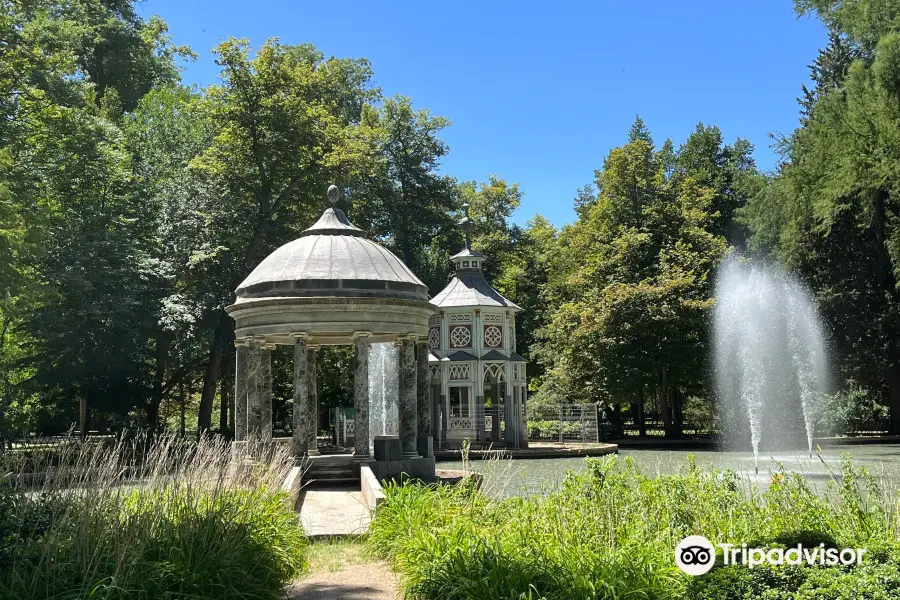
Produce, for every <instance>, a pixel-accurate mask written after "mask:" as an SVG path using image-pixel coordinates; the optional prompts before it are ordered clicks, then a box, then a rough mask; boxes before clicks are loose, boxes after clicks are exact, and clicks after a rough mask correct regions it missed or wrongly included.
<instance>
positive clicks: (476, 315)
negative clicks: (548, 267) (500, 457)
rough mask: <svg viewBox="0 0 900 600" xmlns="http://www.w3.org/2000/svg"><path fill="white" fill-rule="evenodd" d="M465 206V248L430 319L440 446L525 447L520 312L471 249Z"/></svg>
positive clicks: (462, 224)
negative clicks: (518, 337) (469, 442)
mask: <svg viewBox="0 0 900 600" xmlns="http://www.w3.org/2000/svg"><path fill="white" fill-rule="evenodd" d="M463 207H464V209H465V211H466V216H465V217H464V218H463V219H462V220H461V221H460V227H462V229H463V231H465V234H466V247H465V248H463V250H462V251H461V252H459V253H458V254H456V255H454V256H452V257H450V260H451V262H452V264H453V267H454V269H455V270H456V274H455V276H454V277H453V279H451V280H450V283H448V284H447V287H445V288H444V289H443V290H442V291H441V292H440V293H438V294H437V295H436V296H435V297H434V298H432V299H431V303H432V304H434V305H435V306H437V307H438V312H437V313H436V314H434V315H432V316H431V317H430V318H429V320H428V346H429V349H430V355H429V369H430V370H431V381H432V392H431V393H432V400H433V402H436V403H437V404H438V405H439V406H440V408H441V414H442V418H441V419H440V427H439V428H438V429H437V431H436V432H435V438H436V442H437V443H438V445H439V446H440V447H456V446H459V445H460V444H461V443H462V441H463V440H464V439H467V438H468V439H470V440H472V441H473V442H476V443H478V444H479V445H488V444H499V443H502V444H503V445H505V446H507V447H510V448H526V447H527V446H528V439H527V436H526V433H525V431H526V425H525V400H526V387H525V359H524V358H522V357H521V356H519V355H518V354H516V313H517V312H518V311H520V310H521V308H519V307H518V306H516V304H515V303H513V302H512V301H511V300H509V299H507V298H505V297H503V295H502V294H501V293H500V292H498V291H497V290H495V289H494V288H493V287H492V286H491V284H490V283H488V281H487V280H486V279H485V277H484V272H483V271H482V268H483V267H484V264H485V261H486V260H487V258H486V257H485V256H484V255H483V254H481V253H479V252H476V251H474V250H472V226H473V225H474V221H473V220H472V218H471V217H470V216H469V207H468V205H467V204H466V205H463Z"/></svg>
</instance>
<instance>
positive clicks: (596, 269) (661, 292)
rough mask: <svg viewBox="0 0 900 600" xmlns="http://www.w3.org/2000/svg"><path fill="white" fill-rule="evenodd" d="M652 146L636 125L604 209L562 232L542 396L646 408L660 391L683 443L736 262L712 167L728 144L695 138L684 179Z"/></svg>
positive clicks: (609, 166)
mask: <svg viewBox="0 0 900 600" xmlns="http://www.w3.org/2000/svg"><path fill="white" fill-rule="evenodd" d="M698 131H699V133H698V135H700V136H704V137H705V136H706V134H708V133H710V132H707V131H706V130H705V129H701V130H698ZM713 133H714V132H713ZM650 139H651V138H650V134H649V132H648V131H647V130H646V128H645V127H644V126H643V123H642V122H640V121H639V120H638V121H636V123H635V125H634V126H633V127H632V133H631V134H630V136H629V142H628V143H627V144H625V145H624V146H622V147H620V148H615V149H613V150H612V151H611V152H610V154H609V156H608V157H607V158H606V161H605V162H604V165H603V169H601V170H599V171H597V182H596V186H597V189H598V193H597V198H596V200H595V201H594V202H593V203H592V204H590V205H588V206H587V208H586V210H584V211H583V212H582V213H581V215H580V216H579V219H578V221H577V222H576V223H575V224H573V225H570V226H567V227H564V228H563V230H562V232H561V233H560V235H559V239H558V244H557V247H556V250H555V251H554V258H553V259H552V262H553V267H554V268H552V269H549V272H550V278H549V284H548V286H547V288H548V289H547V290H546V291H545V296H546V297H547V298H549V299H550V305H551V307H553V308H551V310H550V311H549V316H548V317H547V325H546V326H545V327H544V328H543V330H542V331H541V332H540V337H541V344H540V349H539V351H538V353H539V356H540V358H541V360H542V361H543V362H544V363H545V366H546V368H547V370H548V371H547V377H546V379H545V381H544V382H543V385H542V392H543V389H544V387H546V388H547V389H548V390H550V391H551V392H552V393H553V394H559V393H560V390H564V392H563V396H564V397H566V398H567V399H569V400H570V401H576V402H601V403H603V404H605V405H610V404H613V405H614V404H616V403H627V402H638V403H640V402H641V401H642V398H643V394H644V390H645V389H647V388H650V389H653V390H654V393H655V394H656V397H657V400H658V405H659V408H660V413H661V417H662V419H663V421H664V424H665V430H666V434H667V435H669V436H674V435H677V434H678V429H679V426H680V409H679V399H680V398H681V397H682V396H683V395H684V392H686V391H696V390H698V389H703V388H704V387H705V380H706V378H707V370H708V369H707V365H708V348H707V340H708V309H709V308H710V306H711V304H712V298H711V293H712V291H711V285H710V280H711V274H712V272H713V270H714V269H715V267H716V265H717V264H718V261H719V260H720V259H721V258H722V256H723V255H724V254H725V252H726V240H725V238H724V236H723V235H722V233H721V231H720V229H721V228H720V227H719V226H718V219H719V217H720V212H719V210H718V209H717V206H716V202H717V201H718V200H719V197H718V196H717V192H718V191H719V189H717V188H716V187H715V185H714V184H716V183H717V182H718V181H719V180H718V178H717V177H715V176H714V174H715V175H718V173H713V172H714V171H717V170H721V169H724V168H725V166H724V165H721V164H719V163H717V162H716V161H715V160H711V161H710V160H700V158H704V159H705V158H710V157H711V158H715V157H717V156H720V153H721V151H722V145H721V140H718V143H711V144H707V145H701V144H699V141H700V140H698V139H696V138H695V139H693V140H689V143H687V144H685V146H683V147H682V149H681V150H680V151H679V153H678V155H677V156H676V157H674V162H675V163H677V164H678V168H677V169H675V170H674V172H673V170H672V169H670V167H671V165H672V164H673V157H672V155H671V145H669V144H667V145H665V146H664V148H663V150H661V151H659V152H657V151H655V150H654V148H653V146H652V142H651V141H650ZM703 141H706V140H705V139H704V140H703ZM691 142H692V143H691ZM713 142H716V138H715V136H713ZM698 146H700V148H699V149H698ZM701 167H702V168H701ZM737 168H742V169H749V168H750V166H749V165H746V164H742V165H740V166H739V167H737ZM695 175H696V177H695ZM704 175H705V176H706V177H705V180H704V183H705V185H704V183H701V182H700V181H698V179H703V178H704Z"/></svg>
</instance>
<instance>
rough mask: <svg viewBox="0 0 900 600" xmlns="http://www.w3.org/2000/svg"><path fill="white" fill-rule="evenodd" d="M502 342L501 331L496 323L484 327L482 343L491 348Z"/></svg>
mask: <svg viewBox="0 0 900 600" xmlns="http://www.w3.org/2000/svg"><path fill="white" fill-rule="evenodd" d="M502 342H503V332H502V331H500V328H499V327H497V326H496V325H490V326H489V327H485V328H484V345H485V346H491V347H493V348H495V347H497V346H499V345H500V344H501V343H502Z"/></svg>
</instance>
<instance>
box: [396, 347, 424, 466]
mask: <svg viewBox="0 0 900 600" xmlns="http://www.w3.org/2000/svg"><path fill="white" fill-rule="evenodd" d="M416 402H417V399H416V342H415V338H414V337H412V338H407V339H405V340H402V341H401V343H400V402H399V411H398V412H399V413H400V441H401V442H402V443H403V456H404V457H407V458H415V457H417V456H419V453H418V451H417V449H416V426H417V418H416V413H417V412H418V411H417V410H416V408H417V406H416Z"/></svg>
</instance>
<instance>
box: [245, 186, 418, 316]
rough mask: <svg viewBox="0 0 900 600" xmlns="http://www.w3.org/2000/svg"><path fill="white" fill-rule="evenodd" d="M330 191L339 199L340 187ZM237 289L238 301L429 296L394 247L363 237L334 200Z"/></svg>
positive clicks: (411, 298)
mask: <svg viewBox="0 0 900 600" xmlns="http://www.w3.org/2000/svg"><path fill="white" fill-rule="evenodd" d="M328 197H329V199H330V200H331V201H332V202H336V201H337V199H338V197H339V193H338V192H337V188H336V187H334V186H332V187H331V188H329V190H328ZM236 294H237V303H238V304H240V303H241V302H242V301H244V302H246V301H248V300H251V299H258V298H274V297H309V296H337V297H348V296H349V297H361V298H395V299H406V300H424V301H427V300H428V288H426V287H425V284H423V283H422V282H421V281H420V280H419V278H418V277H416V276H415V275H414V274H413V272H412V271H410V270H409V268H408V267H407V266H406V265H404V264H403V262H402V261H401V260H400V259H399V258H397V257H396V256H395V255H394V254H393V253H392V252H391V251H390V250H388V249H386V248H383V247H382V246H380V245H378V244H376V243H375V242H373V241H371V240H368V239H366V238H365V237H363V232H362V230H361V229H359V228H357V227H354V226H353V224H351V223H350V221H348V220H347V217H346V215H344V213H343V211H341V210H340V209H339V208H337V207H334V206H332V207H330V208H328V209H326V210H325V212H324V213H323V214H322V216H321V217H320V218H319V220H318V221H317V222H316V223H315V225H313V226H312V227H310V228H309V229H307V230H306V231H304V232H303V233H301V234H300V237H299V238H298V239H296V240H294V241H293V242H289V243H287V244H285V245H284V246H281V247H280V248H278V249H277V250H275V251H274V252H273V253H272V254H270V255H269V256H267V257H266V258H265V259H264V260H263V261H262V262H261V263H259V265H258V266H257V267H256V268H255V269H253V272H252V273H250V275H249V276H248V277H247V278H246V279H245V280H244V281H243V282H242V283H241V284H240V285H239V286H238V288H237V290H236Z"/></svg>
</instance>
